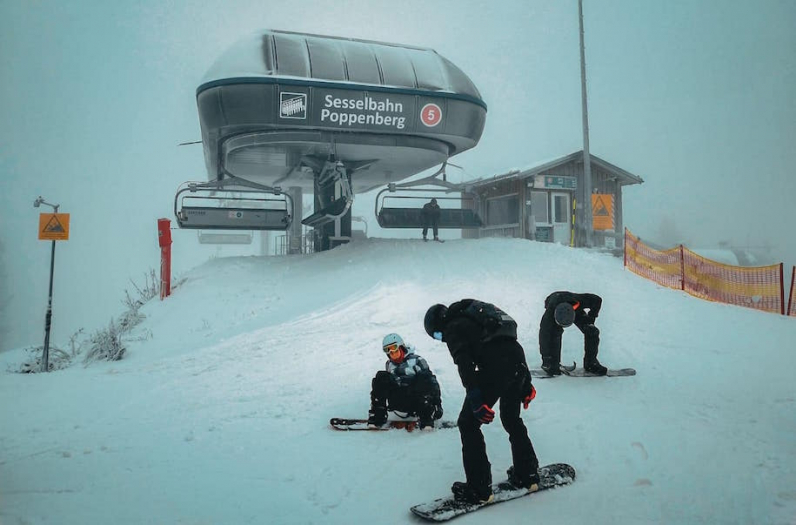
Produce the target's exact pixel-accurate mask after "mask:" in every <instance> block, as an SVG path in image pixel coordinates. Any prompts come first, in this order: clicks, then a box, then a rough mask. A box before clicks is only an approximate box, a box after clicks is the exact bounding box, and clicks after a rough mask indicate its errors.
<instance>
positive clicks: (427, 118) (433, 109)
mask: <svg viewBox="0 0 796 525" xmlns="http://www.w3.org/2000/svg"><path fill="white" fill-rule="evenodd" d="M420 120H421V121H422V122H423V124H425V125H426V126H428V127H429V128H433V127H434V126H436V125H437V124H439V122H440V120H442V110H441V109H440V108H439V106H438V105H436V104H426V105H425V106H423V109H421V110H420Z"/></svg>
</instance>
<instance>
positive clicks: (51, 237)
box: [39, 213, 69, 241]
mask: <svg viewBox="0 0 796 525" xmlns="http://www.w3.org/2000/svg"><path fill="white" fill-rule="evenodd" d="M39 239H40V240H42V241H67V240H69V214H68V213H41V214H39Z"/></svg>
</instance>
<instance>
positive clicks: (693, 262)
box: [683, 248, 785, 314]
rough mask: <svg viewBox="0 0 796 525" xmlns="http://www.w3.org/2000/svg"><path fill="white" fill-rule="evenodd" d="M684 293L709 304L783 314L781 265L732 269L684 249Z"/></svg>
mask: <svg viewBox="0 0 796 525" xmlns="http://www.w3.org/2000/svg"><path fill="white" fill-rule="evenodd" d="M683 274H684V277H685V279H684V289H685V291H686V292H688V293H690V294H691V295H695V296H697V297H701V298H702V299H708V300H709V301H718V302H720V303H727V304H736V305H738V306H746V307H748V308H756V309H758V310H765V311H766V312H774V313H778V314H784V313H785V311H784V303H783V300H782V299H783V297H782V295H783V294H782V264H772V265H771V266H756V267H743V266H730V265H728V264H721V263H718V262H716V261H712V260H710V259H706V258H704V257H701V256H699V255H697V254H696V253H694V252H692V251H691V250H689V249H687V248H683Z"/></svg>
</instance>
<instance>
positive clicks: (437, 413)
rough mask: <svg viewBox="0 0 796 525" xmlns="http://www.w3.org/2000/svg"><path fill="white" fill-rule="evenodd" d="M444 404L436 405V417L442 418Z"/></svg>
mask: <svg viewBox="0 0 796 525" xmlns="http://www.w3.org/2000/svg"><path fill="white" fill-rule="evenodd" d="M443 413H444V412H443V411H442V405H437V406H435V407H434V419H442V414H443Z"/></svg>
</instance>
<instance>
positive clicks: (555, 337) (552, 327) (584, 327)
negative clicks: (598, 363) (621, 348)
mask: <svg viewBox="0 0 796 525" xmlns="http://www.w3.org/2000/svg"><path fill="white" fill-rule="evenodd" d="M588 322H589V321H588V318H587V316H585V315H582V314H580V313H578V314H576V316H575V323H574V324H575V326H577V327H578V330H580V331H581V332H583V346H584V352H583V360H584V362H589V361H592V360H594V359H596V358H597V352H598V351H599V347H600V330H599V329H598V328H597V327H596V326H594V325H593V324H588ZM563 333H564V329H563V328H562V327H561V326H559V324H558V323H556V319H555V309H554V308H550V309H547V310H545V313H544V315H542V322H541V323H540V325H539V353H540V354H542V365H548V364H552V365H557V364H559V363H560V362H561V335H562V334H563Z"/></svg>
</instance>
